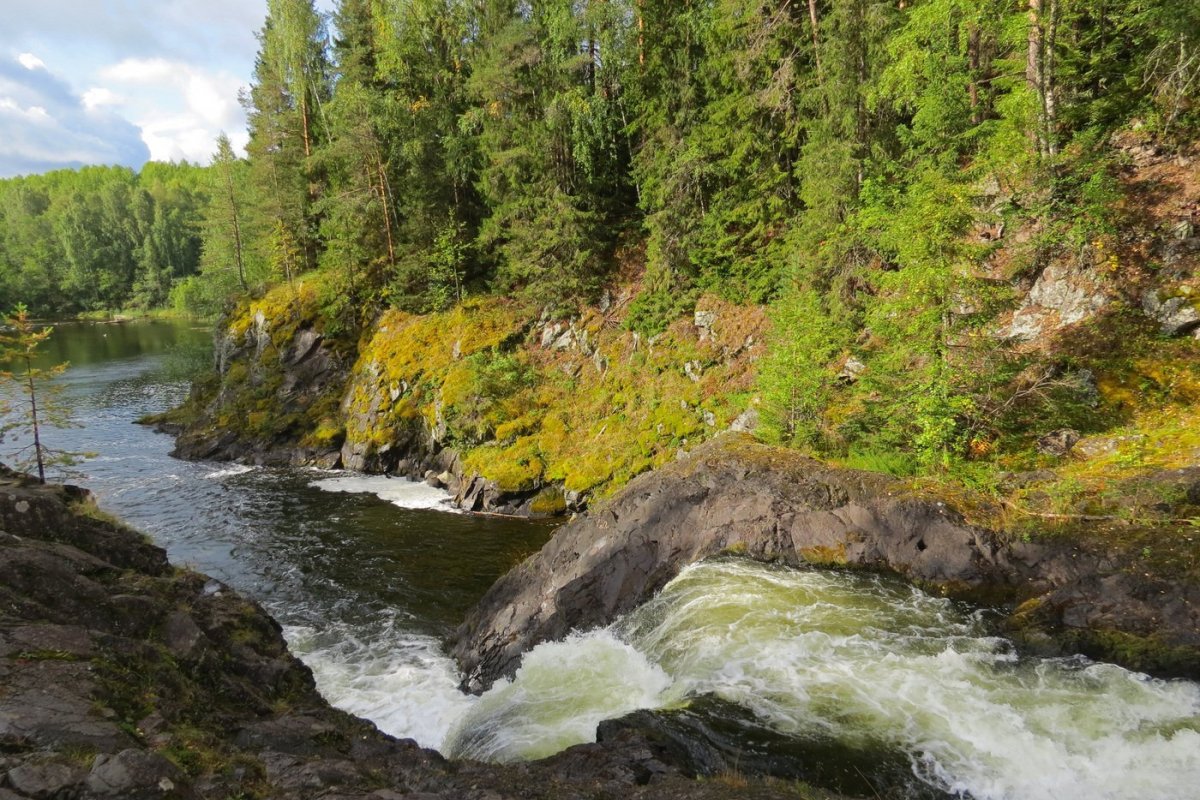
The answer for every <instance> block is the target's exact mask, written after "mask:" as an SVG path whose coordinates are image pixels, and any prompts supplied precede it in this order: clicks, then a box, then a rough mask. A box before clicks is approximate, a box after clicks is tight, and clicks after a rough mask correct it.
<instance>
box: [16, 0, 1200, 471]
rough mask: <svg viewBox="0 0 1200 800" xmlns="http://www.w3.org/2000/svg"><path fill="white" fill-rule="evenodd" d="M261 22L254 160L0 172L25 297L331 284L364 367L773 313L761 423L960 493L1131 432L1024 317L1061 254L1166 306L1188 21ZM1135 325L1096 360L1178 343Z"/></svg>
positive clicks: (214, 295) (999, 12)
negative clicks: (397, 332) (376, 326)
mask: <svg viewBox="0 0 1200 800" xmlns="http://www.w3.org/2000/svg"><path fill="white" fill-rule="evenodd" d="M268 8H269V13H268V16H267V19H266V22H265V24H264V26H263V28H262V30H261V32H260V34H259V39H260V44H261V47H260V51H259V55H258V60H257V64H256V68H255V73H254V78H253V85H252V86H251V88H250V89H249V91H248V92H247V93H246V94H245V96H244V97H243V98H242V100H243V103H244V104H245V106H246V109H247V111H248V114H249V121H250V122H249V124H250V142H249V145H248V147H247V157H245V158H242V157H239V156H238V155H237V154H235V152H234V151H233V149H232V147H231V146H230V143H229V141H228V140H227V139H225V138H222V139H221V141H220V142H218V144H217V147H216V152H215V154H214V158H213V163H212V165H211V166H209V167H206V168H203V169H200V168H192V167H186V166H180V167H165V166H162V165H149V166H148V167H147V168H146V169H145V170H143V172H142V173H141V174H140V175H136V176H135V175H133V174H132V173H129V172H127V171H124V170H115V169H112V170H105V169H100V168H89V169H86V170H83V171H81V172H79V173H54V174H51V175H47V176H42V177H36V178H24V179H17V180H13V181H6V182H4V183H3V184H2V185H0V215H2V220H3V222H2V225H0V231H2V237H0V290H2V292H3V294H4V295H5V297H12V298H21V299H24V301H25V302H26V303H28V304H29V305H30V306H31V307H32V308H34V309H36V310H41V311H55V312H62V311H72V310H79V309H95V308H103V307H109V308H112V307H121V306H129V305H134V306H144V307H149V306H157V305H163V304H167V303H171V304H174V305H176V306H179V307H181V308H185V309H189V310H192V311H195V312H199V313H203V314H215V313H220V312H222V311H227V310H228V309H230V308H231V307H232V305H233V304H234V303H236V302H237V300H238V298H244V297H260V296H262V293H263V292H264V291H266V290H268V289H269V288H270V287H272V286H280V285H282V286H295V285H296V284H297V282H301V281H303V280H305V279H306V276H319V279H313V280H310V281H309V285H310V286H316V287H318V289H317V291H318V294H319V296H318V297H317V299H316V303H317V306H318V307H319V314H320V318H321V326H322V330H323V331H324V333H325V335H327V336H334V337H341V338H342V339H344V340H345V341H347V342H350V343H353V342H355V341H357V339H358V337H360V336H361V335H362V334H363V332H364V331H365V330H367V328H368V327H369V326H370V324H371V323H372V322H373V321H375V320H376V319H377V318H378V317H379V315H380V313H381V312H383V311H384V310H386V309H394V310H396V311H397V312H409V313H437V312H445V311H447V310H449V309H453V308H455V307H456V306H458V305H460V304H461V303H462V302H463V301H464V299H466V298H480V297H489V296H490V297H501V298H507V299H508V301H511V302H514V303H523V304H525V305H526V306H528V307H530V308H534V309H536V312H535V313H534V317H535V318H536V317H537V315H538V314H541V315H542V317H543V320H544V319H565V318H567V317H570V316H571V315H572V314H575V313H577V312H578V310H579V309H580V308H581V307H583V306H585V305H587V304H589V303H599V302H602V301H603V298H605V297H606V296H607V289H608V287H611V286H614V285H616V284H624V285H632V286H634V287H635V292H636V294H635V296H634V298H633V299H632V302H631V303H630V305H629V307H628V313H626V314H625V315H624V317H623V320H622V322H621V324H622V325H623V326H624V328H625V329H626V330H631V331H634V332H636V333H638V334H639V335H641V336H643V337H654V336H655V335H657V334H660V333H662V332H663V331H664V330H666V329H667V328H668V326H669V325H670V324H671V323H672V322H673V321H675V320H677V319H679V318H681V317H683V316H688V317H689V318H690V316H691V314H692V313H693V311H694V309H695V304H696V302H697V300H698V298H701V297H705V296H708V297H715V298H717V299H718V300H720V301H723V302H731V303H734V304H742V305H754V304H757V305H768V306H769V307H770V312H769V316H770V319H771V322H772V324H771V328H770V329H771V333H770V342H769V347H768V349H767V352H766V354H765V355H764V357H763V358H762V359H761V361H760V362H759V363H758V365H757V367H756V372H757V378H756V380H757V383H756V385H755V386H754V387H753V391H754V392H755V393H756V397H758V398H760V401H761V411H762V419H761V427H760V431H761V433H763V435H765V436H766V437H767V438H769V439H772V440H775V441H779V442H784V443H789V444H793V445H798V446H803V447H806V448H809V449H812V450H813V451H815V452H818V453H821V454H826V455H837V456H843V457H847V456H849V457H854V456H855V455H856V454H858V455H860V456H862V455H864V454H866V455H865V457H867V458H868V460H871V459H874V460H873V462H872V463H873V465H874V466H876V467H881V468H886V469H888V470H890V471H896V472H902V473H903V472H912V471H920V470H931V469H932V470H938V469H943V468H945V467H947V466H949V465H950V464H951V463H955V462H960V461H963V460H970V459H978V458H985V457H989V456H990V455H992V454H994V453H996V452H999V451H1002V450H1003V449H1004V448H1005V447H1009V448H1010V449H1012V448H1018V449H1019V448H1028V447H1031V446H1032V438H1033V437H1035V436H1037V435H1040V434H1043V433H1045V432H1046V431H1049V430H1052V429H1054V428H1056V427H1062V426H1071V427H1072V428H1078V429H1081V430H1083V431H1084V432H1085V433H1086V432H1087V430H1088V429H1089V426H1091V428H1094V429H1099V428H1103V427H1105V426H1108V425H1111V424H1114V422H1116V421H1118V420H1117V417H1116V416H1112V415H1110V416H1105V415H1104V414H1103V413H1099V412H1097V406H1096V402H1097V401H1096V399H1095V398H1096V388H1095V386H1094V385H1093V384H1094V378H1095V375H1096V374H1097V373H1098V372H1100V371H1101V369H1100V368H1101V367H1102V366H1103V365H1102V364H1100V361H1102V360H1103V358H1104V357H1106V356H1104V354H1103V353H1099V354H1098V351H1096V349H1095V348H1093V349H1092V350H1088V349H1087V348H1086V347H1084V346H1082V345H1079V346H1074V345H1073V346H1072V348H1066V349H1064V348H1063V347H1057V348H1056V347H1055V346H1053V345H1047V346H1041V347H1038V348H1031V347H1029V346H1028V340H1029V339H1030V338H1031V337H1030V336H1021V335H1018V333H1013V332H1012V331H1016V328H1015V327H1010V328H1009V329H1008V331H1009V332H1007V333H1006V332H1005V329H1004V327H1003V326H1004V325H1005V324H1007V323H1003V322H1001V320H1002V319H1003V315H1004V314H1005V313H1007V312H1011V311H1012V310H1013V309H1014V308H1015V307H1016V306H1018V305H1019V304H1020V303H1021V301H1022V298H1023V297H1024V296H1025V294H1026V293H1027V292H1028V291H1029V287H1030V285H1031V284H1033V283H1034V282H1035V281H1036V280H1038V278H1039V276H1040V275H1042V274H1043V273H1044V272H1045V271H1046V270H1047V268H1048V267H1050V266H1051V265H1053V264H1055V263H1061V262H1063V261H1064V260H1065V261H1068V262H1071V263H1085V262H1086V263H1087V264H1088V265H1091V266H1089V270H1090V271H1091V273H1094V274H1095V276H1099V277H1098V278H1097V279H1102V278H1103V276H1104V275H1109V276H1110V277H1111V280H1112V281H1114V282H1116V281H1120V280H1124V281H1126V283H1128V284H1129V285H1130V286H1135V287H1140V285H1141V284H1140V283H1137V281H1133V282H1130V281H1131V280H1132V279H1130V277H1129V275H1127V274H1126V273H1125V272H1123V270H1125V269H1126V268H1127V267H1128V263H1127V262H1128V254H1126V253H1123V252H1122V248H1123V247H1126V246H1127V245H1129V241H1128V240H1129V236H1127V235H1126V232H1127V231H1128V230H1130V226H1136V224H1137V222H1138V214H1139V211H1140V209H1139V208H1138V202H1137V201H1136V200H1132V201H1131V195H1130V191H1129V188H1128V186H1127V185H1126V183H1123V180H1124V177H1123V176H1125V174H1126V172H1127V171H1128V169H1129V168H1130V152H1132V149H1136V148H1137V147H1143V148H1145V147H1148V148H1152V149H1154V150H1155V152H1162V153H1167V154H1168V155H1169V154H1171V153H1176V152H1178V153H1181V154H1182V153H1183V152H1185V151H1186V150H1187V148H1188V147H1190V146H1191V144H1192V143H1193V142H1194V140H1195V138H1196V131H1197V129H1196V125H1197V123H1198V122H1200V105H1198V104H1197V103H1196V102H1195V99H1194V98H1195V97H1196V96H1197V92H1198V91H1200V5H1197V4H1196V3H1195V2H1192V0H1073V1H1072V2H1067V0H1019V1H1017V0H980V1H976V0H971V1H970V2H967V0H915V1H914V2H910V1H908V0H899V2H897V1H896V0H888V1H887V2H875V1H873V0H837V2H830V1H829V0H808V1H807V2H805V3H801V2H798V1H795V0H771V1H770V2H754V3H749V2H741V0H672V1H671V2H665V1H664V0H544V1H539V2H514V1H513V0H342V2H340V4H339V5H338V8H337V10H336V12H335V13H334V14H333V16H332V19H325V18H323V17H322V16H321V15H320V14H319V13H318V12H317V11H316V10H315V9H314V6H313V4H312V2H311V0H270V2H269V3H268ZM1180 157H1181V158H1182V157H1183V156H1182V155H1181V156H1180ZM1188 235H1189V236H1190V235H1191V233H1190V231H1189V232H1188ZM1154 269H1156V264H1155V263H1153V259H1152V258H1150V259H1148V258H1147V257H1146V255H1145V253H1142V256H1141V261H1139V262H1138V263H1137V265H1136V270H1138V271H1139V274H1143V273H1145V272H1147V271H1151V272H1152V271H1153V270H1154ZM1188 280H1190V278H1188V277H1187V276H1184V279H1181V280H1179V281H1176V282H1175V283H1174V284H1172V287H1174V288H1169V289H1168V291H1176V290H1178V291H1180V292H1183V293H1184V294H1186V293H1187V291H1188V290H1190V287H1191V284H1190V283H1188ZM1181 287H1182V288H1181ZM1138 290H1140V289H1130V291H1131V292H1133V291H1138ZM1121 307H1122V306H1121V304H1120V303H1116V304H1112V305H1110V306H1109V308H1108V312H1109V316H1108V317H1106V318H1105V319H1104V320H1103V324H1104V325H1107V326H1109V327H1108V328H1106V330H1107V331H1108V333H1107V334H1104V335H1106V336H1116V337H1117V338H1127V339H1128V340H1130V341H1132V340H1134V339H1137V337H1138V336H1141V335H1142V334H1147V335H1150V334H1152V333H1154V331H1151V329H1150V328H1149V327H1147V324H1148V323H1146V324H1144V323H1142V322H1138V321H1130V319H1129V314H1122V313H1121V311H1120V309H1121ZM1122 325H1126V326H1127V327H1124V328H1123V327H1121V326H1122ZM1077 333H1078V332H1077ZM1087 335H1088V334H1087V333H1086V332H1083V333H1079V336H1081V337H1084V338H1086V336H1087ZM1092 335H1096V334H1095V333H1094V332H1093V334H1092ZM1155 335H1156V334H1155ZM1043 344H1045V343H1044V342H1043ZM1078 344H1079V343H1078V342H1076V345H1078ZM635 347H636V345H635ZM1089 359H1090V360H1089ZM1110 366H1111V365H1110ZM500 371H501V372H503V370H500ZM509 373H511V374H510V376H509V377H510V378H511V380H510V383H511V382H512V380H516V381H517V382H518V383H519V382H520V375H519V374H518V373H519V370H518V371H516V372H514V371H513V370H509ZM689 374H691V373H689ZM513 375H516V376H517V377H516V378H513V377H512V376H513ZM1102 377H1103V376H1102ZM489 380H490V379H489ZM506 380H508V379H506ZM1165 380H1166V379H1164V381H1165ZM1189 380H1190V379H1189ZM501 382H503V381H501ZM514 385H515V384H514ZM1171 385H1172V386H1177V385H1182V384H1180V383H1179V382H1178V381H1176V382H1175V383H1172V384H1171ZM745 388H746V387H738V391H743V390H744V389H745ZM1102 388H1103V387H1102ZM505 391H509V390H505ZM510 393H511V392H510ZM743 400H744V397H743ZM743 405H744V403H743ZM1106 408H1107V407H1106ZM1113 408H1116V406H1113ZM1129 413H1130V412H1129V411H1128V409H1125V410H1122V411H1120V414H1122V415H1124V416H1123V417H1122V418H1121V419H1123V420H1127V419H1128V417H1129ZM1113 414H1114V415H1117V414H1118V412H1117V411H1113ZM492 427H495V426H494V425H493V426H492ZM1014 442H1015V444H1014ZM893 454H899V455H893Z"/></svg>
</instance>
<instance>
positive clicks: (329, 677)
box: [284, 620, 477, 750]
mask: <svg viewBox="0 0 1200 800" xmlns="http://www.w3.org/2000/svg"><path fill="white" fill-rule="evenodd" d="M372 627H373V628H374V629H372V630H369V631H364V630H363V629H362V628H361V627H351V626H348V625H333V626H329V627H325V628H322V629H321V630H317V629H316V628H312V627H306V626H287V627H285V628H284V636H285V637H286V638H287V640H288V645H289V647H291V649H292V651H293V652H294V653H296V655H297V656H299V657H300V658H301V659H303V660H304V663H305V664H307V665H308V666H309V668H311V669H312V671H313V676H314V677H315V678H316V681H317V688H318V689H319V690H320V691H321V694H322V695H324V696H325V699H326V700H328V701H329V702H330V703H331V704H333V705H334V706H337V707H338V708H340V709H342V710H344V711H348V712H350V713H351V714H354V715H356V716H360V717H364V718H366V719H369V720H371V721H372V722H374V723H375V724H376V725H377V726H378V727H379V729H380V730H382V731H384V732H385V733H389V734H391V735H392V736H395V737H397V738H400V739H415V740H416V741H417V743H418V744H420V745H421V746H422V747H430V748H433V749H435V750H441V749H443V748H444V747H445V740H446V737H447V734H448V733H449V732H450V729H451V728H452V727H454V726H455V725H456V724H457V723H458V721H459V720H461V719H462V718H463V716H464V715H465V714H466V713H467V711H468V710H469V709H470V708H471V706H472V705H474V704H475V703H476V701H477V698H475V697H473V696H471V695H466V694H463V693H462V692H460V691H459V690H458V671H457V669H456V668H455V665H454V662H453V661H452V660H450V658H448V657H447V656H446V655H445V653H444V652H443V651H442V648H441V645H440V644H439V642H438V641H437V640H436V639H434V638H432V637H429V636H420V635H416V634H413V633H409V632H406V631H404V630H403V627H402V626H397V625H396V624H395V622H394V621H393V620H388V621H387V622H385V623H383V624H381V625H378V626H372Z"/></svg>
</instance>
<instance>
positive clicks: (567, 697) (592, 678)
mask: <svg viewBox="0 0 1200 800" xmlns="http://www.w3.org/2000/svg"><path fill="white" fill-rule="evenodd" d="M670 687H671V678H670V676H668V675H667V673H665V672H664V671H663V670H662V669H661V668H659V667H658V666H656V665H654V664H652V663H650V662H649V661H648V660H647V659H646V657H645V656H644V655H642V654H641V653H639V652H637V650H635V649H634V648H633V647H631V646H630V645H629V644H626V643H625V642H622V641H620V640H619V639H618V638H617V637H616V636H615V635H614V634H613V633H612V632H611V631H596V632H594V633H590V634H586V635H575V636H570V637H568V638H567V639H566V640H564V641H562V642H551V643H547V644H543V645H539V646H538V647H536V648H534V649H533V650H532V651H530V652H529V653H527V654H526V656H525V658H524V660H523V662H522V664H521V668H520V669H519V670H517V673H516V675H514V676H513V679H512V680H511V681H508V680H503V681H500V682H498V683H497V684H496V685H495V686H493V687H492V688H491V689H490V690H489V691H488V692H487V693H485V694H484V695H483V696H482V697H480V698H479V702H478V703H476V704H475V705H474V706H472V707H471V708H470V710H469V711H468V712H467V714H466V715H465V716H464V718H463V719H462V720H461V722H460V723H459V724H458V726H457V727H456V728H455V731H454V732H453V734H452V735H451V736H450V738H449V739H448V741H447V746H448V749H447V753H448V754H450V755H452V756H454V757H457V758H471V759H478V760H486V761H514V760H518V759H534V758H542V757H545V756H549V755H552V754H554V753H557V752H559V751H560V750H564V749H566V748H567V747H570V746H571V745H574V744H579V743H581V742H590V741H593V740H594V739H595V736H596V725H598V724H599V723H600V722H601V721H603V720H605V719H612V718H614V717H619V716H622V715H623V714H627V713H629V712H630V711H635V710H637V709H639V708H654V707H658V706H661V705H663V703H664V702H665V700H666V693H667V691H668V690H669V689H670Z"/></svg>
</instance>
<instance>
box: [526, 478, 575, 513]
mask: <svg viewBox="0 0 1200 800" xmlns="http://www.w3.org/2000/svg"><path fill="white" fill-rule="evenodd" d="M529 510H530V511H531V512H532V513H533V514H534V515H536V516H541V517H553V516H557V515H559V514H561V513H563V512H564V511H566V510H567V500H566V498H565V497H563V493H562V490H561V489H559V488H558V487H557V486H547V487H546V488H545V489H543V490H542V491H540V492H538V495H537V497H535V498H533V501H532V502H531V503H530V504H529Z"/></svg>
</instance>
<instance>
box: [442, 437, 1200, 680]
mask: <svg viewBox="0 0 1200 800" xmlns="http://www.w3.org/2000/svg"><path fill="white" fill-rule="evenodd" d="M722 552H735V553H744V554H745V555H747V556H749V557H752V558H756V559H762V560H770V561H780V562H783V563H787V564H792V565H797V566H799V565H803V564H814V565H824V566H839V567H855V568H865V569H878V570H888V571H891V572H895V573H898V574H900V575H902V576H904V577H906V578H908V579H909V580H912V581H914V582H916V583H917V584H919V585H922V586H925V587H927V588H930V589H932V590H934V591H939V592H942V593H945V594H949V595H953V596H957V597H962V598H968V599H974V600H980V601H986V602H990V603H999V604H1010V605H1015V604H1016V603H1018V602H1021V601H1030V600H1031V599H1040V601H1041V602H1040V604H1038V607H1039V609H1040V614H1039V615H1033V614H1025V615H1023V616H1022V617H1020V621H1021V622H1022V623H1023V624H1024V625H1026V626H1028V627H1029V628H1030V629H1031V630H1036V631H1037V632H1038V635H1037V636H1034V635H1033V634H1030V638H1031V639H1032V638H1036V639H1037V640H1038V642H1039V644H1040V645H1042V646H1048V644H1049V643H1050V642H1051V641H1053V640H1054V635H1057V634H1060V633H1061V632H1062V631H1066V632H1069V633H1073V634H1078V635H1072V636H1070V637H1067V638H1070V640H1071V644H1072V645H1076V646H1077V645H1080V644H1081V643H1086V644H1087V647H1086V648H1085V649H1089V648H1090V649H1091V650H1092V651H1093V652H1096V654H1097V655H1102V656H1103V655H1109V656H1115V657H1117V658H1120V657H1121V653H1120V652H1118V651H1117V650H1116V649H1115V648H1110V649H1111V650H1112V652H1105V649H1104V645H1103V642H1104V640H1105V636H1106V635H1107V634H1108V633H1112V632H1115V633H1117V634H1119V636H1121V637H1130V638H1131V639H1132V640H1136V641H1138V642H1141V643H1142V644H1143V645H1144V647H1142V652H1141V661H1140V663H1138V664H1137V666H1140V667H1142V668H1147V669H1158V670H1161V671H1166V672H1171V673H1174V674H1198V673H1200V590H1197V589H1196V588H1195V587H1190V586H1186V585H1169V584H1167V583H1166V582H1162V581H1155V580H1154V579H1151V578H1149V577H1146V576H1144V575H1140V574H1138V573H1137V572H1135V571H1131V570H1127V569H1125V565H1122V564H1120V563H1119V562H1116V561H1111V560H1108V561H1106V558H1108V557H1107V555H1106V554H1099V553H1090V552H1087V551H1084V550H1081V549H1078V548H1076V547H1072V546H1068V545H1061V546H1052V545H1039V544H1032V543H1026V542H1008V541H1006V540H1005V539H1003V538H1002V537H1000V536H998V535H996V534H994V533H992V532H990V531H987V530H983V529H980V528H977V527H973V526H971V525H968V524H966V523H965V522H964V521H963V519H962V518H961V517H960V516H959V515H958V514H957V513H955V512H954V511H953V510H951V509H950V508H948V507H947V506H946V505H945V504H943V503H941V502H937V501H934V500H928V499H920V498H915V497H912V496H910V495H908V494H907V493H905V492H903V491H902V489H901V487H900V486H899V485H898V484H897V483H896V482H894V481H891V480H890V479H888V478H886V477H884V476H881V475H877V474H873V473H865V472H857V471H853V470H843V469H838V468H835V467H830V466H828V465H825V464H822V463H820V462H817V461H814V460H812V459H809V458H806V457H804V456H801V455H798V454H796V453H794V452H790V451H785V450H780V449H777V448H770V447H767V446H765V445H761V444H758V443H757V442H755V441H754V440H753V439H752V438H750V437H748V436H744V435H737V434H728V435H726V436H723V437H720V438H718V439H717V440H715V441H714V442H712V443H710V444H708V445H705V446H704V447H701V448H698V449H697V450H696V451H694V452H693V453H692V455H691V456H690V457H688V458H686V459H684V460H681V461H678V462H676V463H674V464H672V465H670V466H668V467H666V468H664V469H662V470H659V471H658V472H655V473H651V474H648V475H643V476H641V477H640V478H637V479H635V480H634V481H633V482H631V483H630V484H629V486H628V487H626V489H625V490H623V491H622V492H620V493H619V494H618V495H617V496H616V497H614V498H613V499H612V500H611V501H610V502H609V503H608V504H606V505H605V506H604V507H603V508H601V509H598V510H595V511H592V512H590V513H589V514H588V515H587V516H585V517H582V518H580V519H578V520H576V521H574V522H572V523H569V524H568V525H566V526H564V527H563V528H562V529H560V530H559V532H558V533H557V534H555V536H554V537H553V538H552V539H551V540H550V542H549V543H547V544H546V546H545V547H544V548H543V549H542V550H541V552H539V553H538V554H536V555H535V556H533V557H531V558H530V559H528V560H526V561H525V562H523V563H522V564H520V565H519V566H517V567H516V568H514V569H513V570H512V571H510V572H509V573H508V574H507V575H505V576H504V577H502V578H501V579H500V580H499V581H497V583H496V584H495V585H494V586H493V587H492V588H491V589H490V590H489V591H488V593H487V595H486V596H485V597H484V598H483V600H481V601H480V603H479V604H478V606H476V607H475V608H474V609H473V610H472V611H471V613H470V614H469V615H468V617H467V620H466V622H465V623H464V624H463V625H462V626H461V627H460V628H459V630H458V631H457V632H456V634H455V636H454V640H453V642H452V647H453V653H454V655H455V657H456V658H457V659H458V660H459V663H460V664H461V665H462V667H463V671H464V673H465V674H466V675H467V676H468V677H467V679H466V681H465V682H464V686H465V688H467V689H469V690H471V691H481V690H483V689H486V688H487V687H488V686H490V685H491V684H492V683H493V682H494V681H495V680H497V679H498V678H500V677H502V676H507V675H511V674H512V673H513V672H514V671H515V670H516V668H517V666H518V665H519V664H520V661H521V657H522V654H523V653H524V652H525V651H527V650H528V649H529V648H531V647H533V646H534V645H536V644H537V643H538V642H542V641H547V640H554V639H558V638H561V637H563V636H565V635H566V634H567V632H568V631H570V630H573V629H586V628H591V627H595V626H600V625H605V624H607V623H609V622H611V621H612V620H613V619H614V618H615V617H616V616H618V615H620V614H622V613H624V612H626V611H629V610H631V609H633V608H634V607H636V606H637V605H639V604H640V603H642V602H644V601H645V600H647V599H648V598H649V597H651V596H652V595H653V594H654V593H655V592H657V591H658V590H659V589H661V588H662V587H663V586H664V585H665V584H666V583H667V582H668V581H670V580H671V579H672V578H673V577H675V575H676V574H678V572H679V571H680V570H681V569H682V568H683V567H684V566H686V565H688V564H690V563H693V562H695V561H698V560H701V559H703V558H705V557H707V556H711V555H715V554H718V553H722ZM1114 575H1119V576H1121V578H1120V580H1109V578H1111V577H1112V576H1114ZM1096 581H1100V582H1101V583H1100V584H1095V582H1096ZM1093 584H1095V586H1094V588H1093ZM1028 608H1029V606H1027V607H1026V609H1028ZM1092 634H1097V635H1096V636H1092ZM1089 637H1090V638H1089ZM1126 649H1127V648H1126ZM1154 653H1160V654H1162V655H1163V658H1161V659H1160V660H1155V657H1154V655H1153V654H1154Z"/></svg>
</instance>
